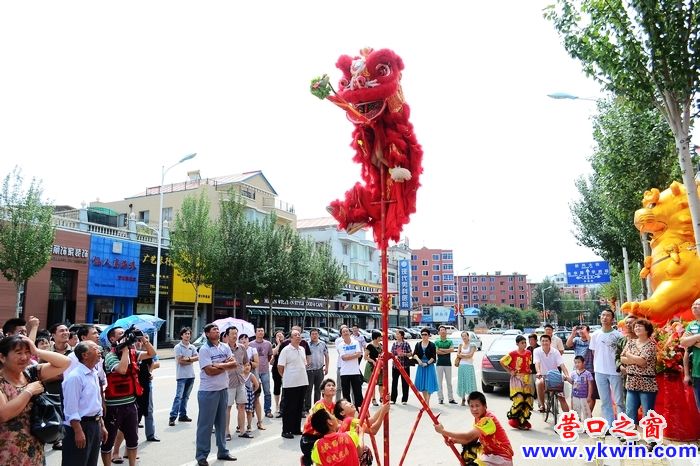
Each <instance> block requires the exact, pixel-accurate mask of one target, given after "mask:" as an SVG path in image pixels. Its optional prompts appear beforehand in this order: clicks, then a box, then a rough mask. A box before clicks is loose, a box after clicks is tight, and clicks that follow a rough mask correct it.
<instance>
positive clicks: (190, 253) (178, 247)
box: [170, 191, 217, 315]
mask: <svg viewBox="0 0 700 466" xmlns="http://www.w3.org/2000/svg"><path fill="white" fill-rule="evenodd" d="M210 207H211V205H210V204H209V198H208V197H207V195H206V193H205V192H204V191H202V192H201V193H200V195H199V196H198V197H197V196H187V197H186V198H185V199H184V200H183V202H182V207H181V208H180V210H179V211H178V212H177V214H176V216H175V223H174V224H173V232H172V234H171V244H170V257H171V259H172V261H173V264H174V266H175V267H176V268H177V270H178V272H179V273H180V274H181V275H182V280H183V281H184V282H185V283H190V284H191V285H192V287H193V288H194V294H195V301H194V312H195V315H197V308H198V307H199V288H200V287H201V286H202V285H210V284H211V283H212V282H213V276H214V269H213V265H214V263H215V261H214V258H215V257H216V254H217V248H216V242H215V238H216V229H215V226H214V223H213V222H212V220H211V218H210V216H209V211H210Z"/></svg>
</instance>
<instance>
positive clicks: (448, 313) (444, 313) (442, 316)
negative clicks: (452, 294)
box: [422, 306, 455, 324]
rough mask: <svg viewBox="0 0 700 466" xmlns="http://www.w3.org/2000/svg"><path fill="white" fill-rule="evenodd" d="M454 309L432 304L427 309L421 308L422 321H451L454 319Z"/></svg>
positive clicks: (427, 322)
mask: <svg viewBox="0 0 700 466" xmlns="http://www.w3.org/2000/svg"><path fill="white" fill-rule="evenodd" d="M454 311H455V310H454V308H453V307H445V306H432V307H431V308H430V310H429V311H427V310H426V308H423V319H422V322H424V323H426V324H429V323H442V322H453V321H454V320H455V314H454Z"/></svg>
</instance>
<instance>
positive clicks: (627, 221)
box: [570, 97, 680, 269]
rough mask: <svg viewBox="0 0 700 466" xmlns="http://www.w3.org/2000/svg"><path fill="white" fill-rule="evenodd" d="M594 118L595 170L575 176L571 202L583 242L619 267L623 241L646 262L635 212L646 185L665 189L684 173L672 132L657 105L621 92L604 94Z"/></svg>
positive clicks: (632, 257) (632, 255)
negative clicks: (635, 100)
mask: <svg viewBox="0 0 700 466" xmlns="http://www.w3.org/2000/svg"><path fill="white" fill-rule="evenodd" d="M598 111H599V113H598V115H596V116H595V117H594V118H593V138H594V139H595V141H596V147H595V149H594V151H593V154H592V155H591V156H590V157H589V161H590V163H591V168H592V174H590V175H589V176H588V177H581V178H579V179H578V180H577V181H576V188H577V189H578V191H579V195H580V196H579V199H578V200H576V201H574V202H572V203H571V206H570V207H571V213H572V216H573V221H574V225H575V231H574V234H575V236H576V239H577V240H578V242H579V243H580V244H582V245H584V246H586V247H589V248H590V249H592V250H593V251H595V252H596V253H597V254H598V255H599V256H600V257H602V258H603V259H605V260H607V261H609V262H610V263H611V264H612V265H613V266H614V267H617V268H620V269H621V268H622V265H623V260H622V250H621V248H622V246H625V247H626V248H627V251H628V253H629V258H630V261H635V262H640V263H641V262H643V260H644V251H643V248H642V242H641V241H640V233H639V231H638V230H637V229H636V228H635V226H634V222H633V220H634V212H635V210H637V209H639V208H640V207H641V199H642V195H643V193H644V191H645V190H647V189H650V188H652V187H658V188H660V189H664V188H665V187H666V186H668V185H669V184H670V183H671V181H673V179H674V178H675V177H678V176H680V170H679V168H678V164H677V163H675V160H674V155H675V154H674V148H673V144H674V142H673V135H672V134H671V131H670V130H669V128H668V125H667V124H666V122H665V120H664V119H663V117H662V116H661V114H660V113H659V111H658V110H656V109H655V108H653V107H648V108H647V109H640V108H639V106H638V105H633V104H632V103H630V102H629V100H627V99H625V98H622V97H617V98H611V99H607V100H601V101H599V103H598Z"/></svg>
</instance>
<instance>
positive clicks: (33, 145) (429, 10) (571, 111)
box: [0, 0, 641, 281]
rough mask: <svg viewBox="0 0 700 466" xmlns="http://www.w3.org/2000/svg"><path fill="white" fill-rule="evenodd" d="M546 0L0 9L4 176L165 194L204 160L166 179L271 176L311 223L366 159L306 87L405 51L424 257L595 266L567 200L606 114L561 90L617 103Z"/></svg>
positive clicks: (341, 120) (62, 196)
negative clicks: (440, 253) (584, 66)
mask: <svg viewBox="0 0 700 466" xmlns="http://www.w3.org/2000/svg"><path fill="white" fill-rule="evenodd" d="M550 2H551V0H545V1H539V0H537V1H535V0H532V1H522V0H503V1H500V2H430V5H428V3H427V2H413V1H373V2H366V1H358V2H353V3H352V4H343V3H341V2H320V3H319V2H307V1H294V2H289V1H282V0H276V1H272V0H258V1H255V2H230V1H208V2H184V1H148V2H143V1H138V2H136V1H122V2H93V1H74V2H49V1H37V2H2V3H0V42H1V43H3V44H5V45H4V46H3V47H2V48H0V62H1V63H2V64H3V71H2V73H1V74H0V154H1V155H0V176H2V177H4V176H5V175H6V174H8V173H10V172H11V170H12V169H13V168H14V167H15V166H18V167H20V168H21V170H22V174H23V175H24V177H25V178H26V179H27V180H29V179H31V178H32V177H35V178H36V179H38V180H40V181H41V182H42V186H43V188H44V195H45V197H46V199H47V200H49V201H51V202H54V203H56V204H61V205H63V204H67V205H72V206H74V207H79V206H80V204H81V203H82V202H86V203H89V202H91V201H96V200H100V201H103V202H109V201H114V200H119V199H123V198H125V197H128V196H131V195H134V194H137V193H139V192H143V191H144V190H145V189H146V188H147V187H154V186H158V185H159V184H160V175H161V167H162V166H164V165H165V166H170V165H172V164H174V163H176V162H177V161H178V160H179V159H180V158H182V157H183V156H185V155H187V154H190V153H193V152H196V153H197V156H196V157H195V158H194V159H192V160H190V161H188V162H185V163H183V164H182V165H179V166H177V167H175V168H173V169H172V170H170V171H169V172H168V174H167V177H166V181H165V182H166V184H169V183H174V182H179V181H184V180H185V179H186V177H187V171H189V170H200V172H201V176H202V177H204V178H208V177H218V176H225V175H230V174H235V173H241V172H246V171H252V170H262V172H263V173H264V175H265V176H266V177H267V179H268V180H269V181H270V183H271V184H272V186H273V187H274V188H275V190H276V191H277V193H278V194H279V198H280V199H281V200H282V201H284V202H288V203H291V204H293V205H294V207H295V209H296V213H297V216H298V218H300V219H302V218H313V217H321V216H325V215H327V214H326V211H325V206H326V205H328V204H329V203H330V202H331V201H332V200H334V199H336V198H342V197H343V193H344V192H345V191H346V190H347V189H349V188H350V187H351V186H352V185H353V184H354V183H355V182H356V181H359V179H360V171H359V170H360V166H359V165H357V164H355V163H353V162H352V155H353V153H352V151H351V149H350V147H349V144H350V141H351V133H352V129H353V128H352V125H351V123H349V122H348V121H347V119H346V118H345V115H344V113H343V112H342V111H341V110H340V109H338V108H336V107H335V106H333V105H332V104H331V103H329V102H325V101H320V100H318V99H317V98H315V97H313V96H312V95H311V94H310V93H309V90H308V89H309V83H310V80H311V79H312V78H314V77H316V76H318V75H320V74H323V73H328V74H329V75H330V76H331V81H332V82H333V83H334V84H335V83H337V81H338V79H339V78H340V72H339V71H338V70H336V69H335V62H336V60H337V58H338V56H340V55H341V54H349V55H356V54H357V53H358V52H359V50H360V49H361V48H363V47H367V46H370V47H373V48H375V49H380V48H391V49H393V50H394V51H395V52H396V53H398V54H399V55H400V56H401V57H402V59H403V61H404V64H405V69H404V71H403V78H402V87H403V91H404V95H405V98H406V101H407V103H408V104H409V105H410V107H411V121H412V123H413V125H414V129H415V132H416V135H417V138H418V141H419V143H420V144H421V145H422V146H423V150H424V173H423V175H422V178H421V182H422V187H421V189H420V190H419V192H418V206H417V212H416V213H415V214H413V216H412V218H411V222H410V223H409V224H408V225H407V226H406V227H405V228H404V236H405V238H407V240H408V242H409V245H410V247H412V248H421V247H424V246H425V247H428V248H442V249H452V250H453V251H454V261H455V272H456V273H458V274H463V273H472V272H474V273H478V274H485V273H494V272H496V271H501V272H502V273H504V274H507V273H513V272H518V273H524V274H527V275H528V279H529V280H532V281H540V280H541V279H543V278H544V277H545V276H547V275H553V274H556V273H561V272H564V268H565V264H566V263H571V262H583V261H589V260H595V259H597V257H596V255H595V254H594V253H593V252H592V251H590V250H588V249H587V248H584V247H582V246H579V245H577V242H576V239H575V238H574V235H573V233H572V232H573V228H574V227H573V224H572V221H571V214H570V209H569V205H570V203H571V202H572V201H573V200H575V199H576V198H577V196H578V193H577V191H576V189H575V187H574V181H575V180H576V178H577V177H579V176H581V175H585V174H586V173H588V172H589V171H590V165H589V163H588V162H587V157H588V156H590V154H591V153H592V150H593V147H594V142H593V139H592V136H591V120H590V118H591V116H592V115H594V113H595V103H594V102H591V101H586V100H576V101H574V100H553V99H550V98H548V97H547V94H550V93H553V92H567V93H570V94H573V95H578V96H581V97H593V98H594V97H597V96H601V95H602V94H601V91H600V89H599V86H598V85H597V84H596V83H595V82H594V81H593V80H592V79H590V78H587V77H586V76H584V75H583V73H582V72H581V67H580V64H579V63H578V62H576V61H574V60H573V59H571V58H570V57H569V56H568V55H567V54H566V53H565V51H564V49H563V46H562V45H561V41H560V39H559V37H558V36H557V34H556V33H555V31H554V28H553V27H552V26H551V24H549V23H548V22H547V21H545V20H544V19H543V17H542V8H543V7H544V6H545V5H546V4H547V3H550ZM443 3H445V4H443ZM640 201H641V200H640ZM630 221H632V213H630Z"/></svg>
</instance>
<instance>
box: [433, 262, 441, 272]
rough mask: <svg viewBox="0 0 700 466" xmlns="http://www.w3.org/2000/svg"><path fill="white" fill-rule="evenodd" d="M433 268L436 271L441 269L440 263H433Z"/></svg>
mask: <svg viewBox="0 0 700 466" xmlns="http://www.w3.org/2000/svg"><path fill="white" fill-rule="evenodd" d="M433 270H434V271H436V272H439V271H440V264H433Z"/></svg>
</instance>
